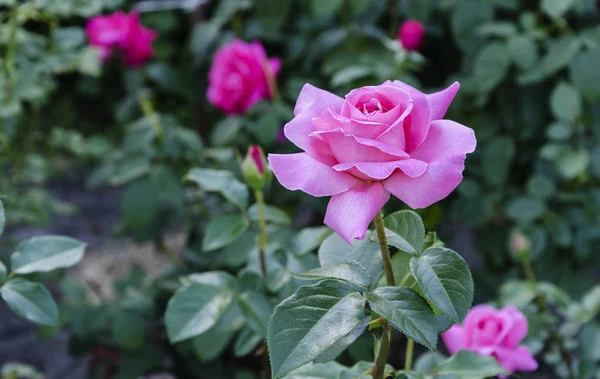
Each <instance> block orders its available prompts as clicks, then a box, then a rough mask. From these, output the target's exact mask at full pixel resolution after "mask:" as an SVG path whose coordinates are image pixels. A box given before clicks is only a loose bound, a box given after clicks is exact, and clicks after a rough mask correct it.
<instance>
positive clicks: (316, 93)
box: [294, 83, 344, 117]
mask: <svg viewBox="0 0 600 379" xmlns="http://www.w3.org/2000/svg"><path fill="white" fill-rule="evenodd" d="M343 102H344V99H342V98H341V97H339V96H336V95H334V94H332V93H331V92H327V91H324V90H322V89H320V88H317V87H315V86H313V85H310V84H308V83H307V84H305V85H304V87H302V91H300V94H299V95H298V100H296V107H295V108H294V115H295V116H297V115H299V114H300V113H302V112H304V111H308V112H309V115H310V117H317V116H319V115H320V114H321V113H323V111H324V110H325V109H328V108H329V109H331V110H332V111H334V112H336V113H339V112H340V109H341V107H342V103H343Z"/></svg>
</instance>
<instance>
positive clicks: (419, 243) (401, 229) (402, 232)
mask: <svg viewBox="0 0 600 379" xmlns="http://www.w3.org/2000/svg"><path fill="white" fill-rule="evenodd" d="M384 224H385V227H386V229H387V230H389V231H391V232H393V233H394V234H395V235H396V236H397V237H400V240H404V241H398V239H397V238H390V239H389V240H388V243H389V244H390V245H392V246H394V247H397V248H398V249H400V250H402V251H405V252H407V253H409V254H413V255H414V254H419V253H420V252H422V251H423V242H424V239H425V226H424V225H423V220H421V217H420V216H419V215H418V214H416V213H415V212H413V211H408V210H406V211H398V212H394V213H392V214H390V215H388V216H386V217H385V219H384ZM404 242H407V243H408V246H407V245H406V243H404Z"/></svg>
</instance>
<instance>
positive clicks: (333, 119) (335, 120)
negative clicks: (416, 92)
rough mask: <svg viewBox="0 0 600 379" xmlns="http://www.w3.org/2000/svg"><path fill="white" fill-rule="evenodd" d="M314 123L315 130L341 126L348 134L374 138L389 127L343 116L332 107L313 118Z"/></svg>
mask: <svg viewBox="0 0 600 379" xmlns="http://www.w3.org/2000/svg"><path fill="white" fill-rule="evenodd" d="M344 104H345V103H344ZM312 124H313V128H314V130H315V131H319V132H323V131H330V130H334V129H339V128H341V129H343V130H344V131H345V132H346V133H347V134H352V135H355V136H357V137H362V138H369V139H374V138H375V137H377V136H378V135H380V134H381V133H383V132H384V131H385V130H387V129H388V127H389V126H388V125H384V124H379V123H376V122H371V121H365V120H353V119H349V118H346V117H342V116H340V115H338V114H335V113H333V112H332V111H331V110H330V109H325V111H324V112H323V113H322V114H321V115H320V116H319V117H315V118H313V119H312ZM402 143H404V141H402Z"/></svg>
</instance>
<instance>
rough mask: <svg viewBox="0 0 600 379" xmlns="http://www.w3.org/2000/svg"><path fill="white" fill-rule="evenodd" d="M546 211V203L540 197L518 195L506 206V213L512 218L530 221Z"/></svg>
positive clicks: (525, 221)
mask: <svg viewBox="0 0 600 379" xmlns="http://www.w3.org/2000/svg"><path fill="white" fill-rule="evenodd" d="M544 212H546V205H545V204H544V202H543V201H541V200H540V199H534V198H531V197H526V196H522V197H518V198H516V199H514V200H512V201H511V202H510V203H508V205H507V206H506V214H507V215H508V216H509V217H510V218H512V219H513V220H517V221H521V222H524V223H530V222H532V221H534V220H536V219H537V218H539V217H541V216H542V215H543V214H544Z"/></svg>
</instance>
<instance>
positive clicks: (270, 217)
mask: <svg viewBox="0 0 600 379" xmlns="http://www.w3.org/2000/svg"><path fill="white" fill-rule="evenodd" d="M248 217H250V219H251V220H252V221H258V217H259V216H258V205H257V204H252V205H251V206H250V208H248ZM265 218H266V219H267V221H269V222H272V223H274V224H279V225H290V224H291V223H292V220H291V219H290V216H288V214H287V213H285V211H284V210H283V209H280V208H277V207H275V206H273V205H267V204H265Z"/></svg>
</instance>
